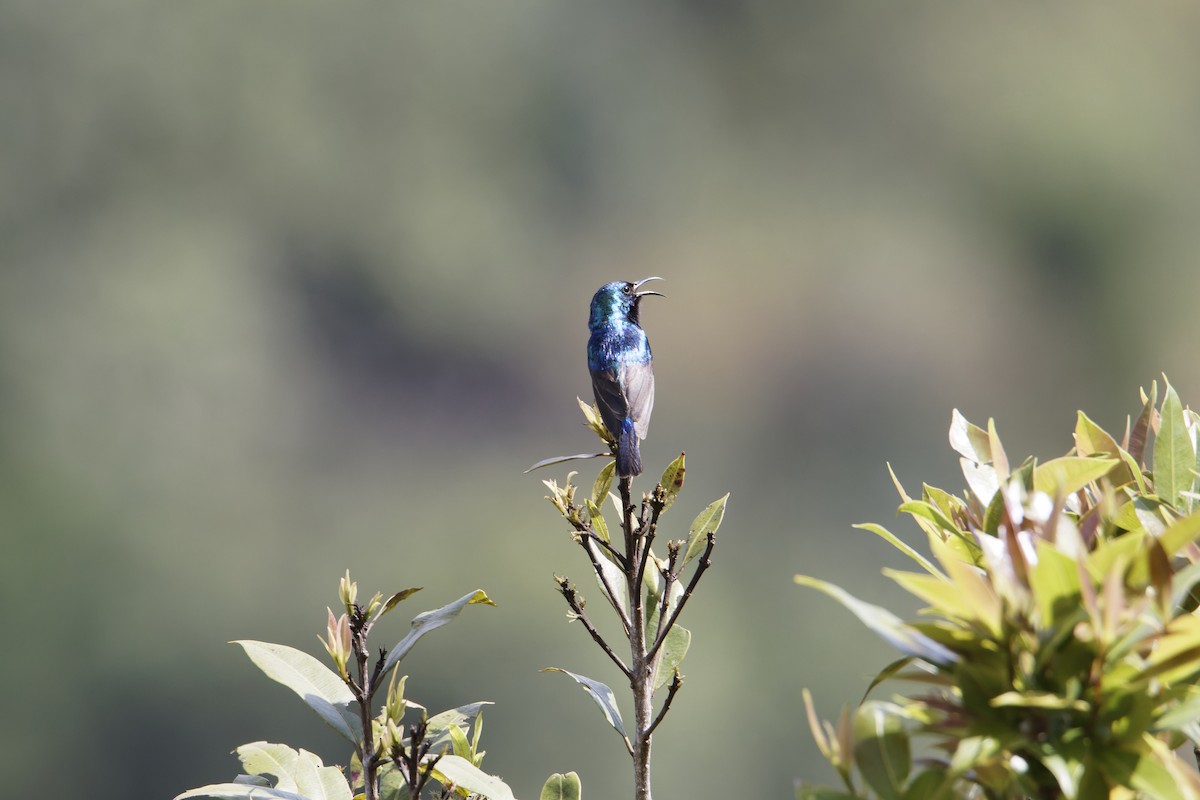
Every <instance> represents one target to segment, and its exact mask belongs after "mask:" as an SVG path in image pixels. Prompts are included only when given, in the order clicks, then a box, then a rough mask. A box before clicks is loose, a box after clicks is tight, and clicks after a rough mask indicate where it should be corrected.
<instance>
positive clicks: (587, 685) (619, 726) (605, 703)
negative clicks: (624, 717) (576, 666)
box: [541, 667, 629, 742]
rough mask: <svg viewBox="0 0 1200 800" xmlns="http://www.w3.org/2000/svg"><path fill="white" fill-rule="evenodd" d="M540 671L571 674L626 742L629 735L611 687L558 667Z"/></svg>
mask: <svg viewBox="0 0 1200 800" xmlns="http://www.w3.org/2000/svg"><path fill="white" fill-rule="evenodd" d="M541 671H542V672H561V673H562V674H564V675H569V676H571V677H572V678H573V679H574V680H575V682H576V683H578V684H579V685H580V686H582V687H583V689H584V691H586V692H587V693H588V694H589V695H591V697H592V699H593V700H595V701H596V705H597V706H599V707H600V712H601V713H602V714H604V718H605V719H606V720H608V724H609V725H612V726H613V729H614V730H615V731H616V732H617V733H619V734H621V738H623V739H625V741H626V742H628V741H629V736H628V734H626V733H625V724H624V723H623V722H622V721H621V710H620V709H619V708H617V697H616V695H615V694H613V690H612V689H610V688H608V686H606V685H605V684H603V683H601V682H600V681H596V680H592V679H591V678H588V677H585V676H583V675H576V674H575V673H574V672H570V671H568V670H565V669H559V668H558V667H546V668H545V669H543V670H541Z"/></svg>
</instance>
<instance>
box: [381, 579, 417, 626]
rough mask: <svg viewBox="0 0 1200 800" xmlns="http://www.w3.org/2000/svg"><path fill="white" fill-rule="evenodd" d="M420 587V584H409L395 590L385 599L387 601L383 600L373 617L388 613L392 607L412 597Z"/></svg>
mask: <svg viewBox="0 0 1200 800" xmlns="http://www.w3.org/2000/svg"><path fill="white" fill-rule="evenodd" d="M422 588H423V587H421V586H410V587H408V588H407V589H401V590H400V591H398V592H396V593H395V594H394V595H392V596H391V597H389V598H388V599H387V602H385V603H384V604H383V608H382V609H380V611H379V613H378V614H376V615H375V619H379V618H380V617H382V616H383V615H384V614H386V613H388V612H389V611H391V610H392V609H393V608H395V607H396V606H397V605H399V604H400V603H401V602H403V601H405V600H407V599H408V598H410V597H412V596H413V595H414V594H416V593H417V592H419V591H421V589H422Z"/></svg>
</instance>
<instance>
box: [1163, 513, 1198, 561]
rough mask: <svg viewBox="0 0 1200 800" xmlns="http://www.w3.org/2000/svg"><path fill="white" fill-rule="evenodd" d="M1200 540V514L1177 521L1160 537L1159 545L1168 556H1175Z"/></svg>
mask: <svg viewBox="0 0 1200 800" xmlns="http://www.w3.org/2000/svg"><path fill="white" fill-rule="evenodd" d="M1197 539H1200V512H1197V513H1195V514H1191V515H1189V516H1186V517H1184V518H1183V519H1179V520H1176V521H1175V522H1173V523H1171V524H1170V525H1169V526H1167V528H1166V530H1164V531H1163V532H1162V533H1161V534H1159V536H1158V543H1159V544H1161V545H1162V549H1163V550H1164V551H1165V552H1166V554H1167V555H1168V556H1174V555H1176V554H1177V553H1179V552H1180V551H1181V550H1183V548H1184V547H1186V546H1187V545H1189V544H1191V543H1192V542H1194V541H1196V540H1197Z"/></svg>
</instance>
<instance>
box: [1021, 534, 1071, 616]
mask: <svg viewBox="0 0 1200 800" xmlns="http://www.w3.org/2000/svg"><path fill="white" fill-rule="evenodd" d="M1035 547H1036V548H1037V554H1038V558H1037V563H1036V564H1034V565H1033V567H1031V568H1030V570H1029V588H1030V590H1031V591H1032V592H1033V599H1034V602H1035V603H1036V605H1037V609H1038V614H1039V616H1040V617H1041V621H1042V624H1043V625H1045V626H1047V627H1049V626H1051V625H1054V624H1055V623H1056V622H1058V620H1059V619H1060V618H1061V617H1063V616H1065V615H1067V614H1070V613H1072V612H1073V611H1074V610H1075V609H1076V608H1078V606H1079V591H1080V590H1079V571H1078V570H1077V569H1076V567H1075V560H1074V559H1072V558H1070V557H1069V556H1067V555H1064V554H1063V553H1061V552H1059V551H1058V550H1057V549H1056V548H1055V547H1054V546H1053V545H1051V544H1050V543H1049V542H1047V541H1045V540H1044V539H1039V540H1038V541H1037V543H1036V544H1035Z"/></svg>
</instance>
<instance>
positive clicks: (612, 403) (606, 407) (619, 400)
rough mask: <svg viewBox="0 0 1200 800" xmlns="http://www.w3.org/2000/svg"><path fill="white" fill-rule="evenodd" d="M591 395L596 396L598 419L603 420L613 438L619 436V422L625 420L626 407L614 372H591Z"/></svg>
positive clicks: (608, 370) (609, 370)
mask: <svg viewBox="0 0 1200 800" xmlns="http://www.w3.org/2000/svg"><path fill="white" fill-rule="evenodd" d="M592 393H593V394H595V396H596V406H597V407H599V409H600V418H601V419H603V420H604V425H605V426H606V427H607V428H608V432H609V433H611V434H612V435H613V436H614V437H617V436H620V435H621V422H622V420H624V419H625V415H626V412H627V409H628V405H627V404H626V402H625V393H624V392H623V391H621V384H620V383H619V382H618V380H617V375H616V372H615V371H613V370H611V369H606V370H604V371H602V372H593V373H592Z"/></svg>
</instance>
